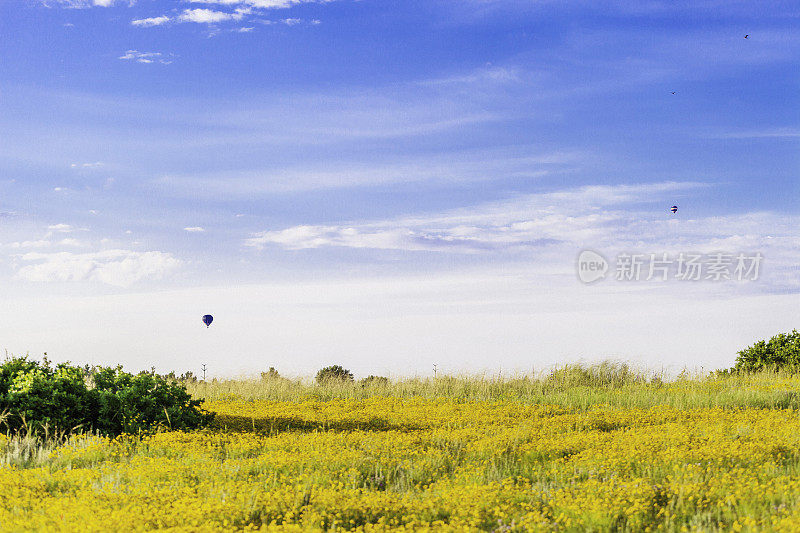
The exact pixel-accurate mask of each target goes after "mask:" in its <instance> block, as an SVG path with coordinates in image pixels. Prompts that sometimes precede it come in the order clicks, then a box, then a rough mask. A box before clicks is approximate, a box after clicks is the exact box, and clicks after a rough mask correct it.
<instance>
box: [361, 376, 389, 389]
mask: <svg viewBox="0 0 800 533" xmlns="http://www.w3.org/2000/svg"><path fill="white" fill-rule="evenodd" d="M358 382H359V383H360V384H361V386H362V387H370V386H374V385H377V386H379V387H385V386H387V385H389V378H385V377H383V376H367V377H365V378H363V379H360V380H358Z"/></svg>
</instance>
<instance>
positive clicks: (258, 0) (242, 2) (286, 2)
mask: <svg viewBox="0 0 800 533" xmlns="http://www.w3.org/2000/svg"><path fill="white" fill-rule="evenodd" d="M188 1H189V2H191V3H193V4H214V5H224V6H239V7H250V8H254V9H286V8H289V7H292V6H295V5H298V4H309V3H320V4H322V3H327V2H331V1H333V0H188Z"/></svg>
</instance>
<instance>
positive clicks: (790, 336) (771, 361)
mask: <svg viewBox="0 0 800 533" xmlns="http://www.w3.org/2000/svg"><path fill="white" fill-rule="evenodd" d="M738 354H739V355H738V356H737V357H736V365H735V366H734V367H733V370H734V371H737V372H755V371H758V370H764V369H771V370H778V369H787V370H793V371H796V370H800V332H798V331H797V330H796V329H793V330H792V332H791V333H780V334H778V335H775V336H774V337H772V338H771V339H770V340H769V341H758V342H757V343H755V344H753V345H752V346H748V347H747V348H745V349H744V350H741V351H740V352H738Z"/></svg>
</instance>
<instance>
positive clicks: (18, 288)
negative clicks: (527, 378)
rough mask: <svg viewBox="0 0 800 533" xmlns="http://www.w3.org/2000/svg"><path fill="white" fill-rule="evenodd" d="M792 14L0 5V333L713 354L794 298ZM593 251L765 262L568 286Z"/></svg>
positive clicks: (303, 369)
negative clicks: (733, 272)
mask: <svg viewBox="0 0 800 533" xmlns="http://www.w3.org/2000/svg"><path fill="white" fill-rule="evenodd" d="M798 21H800V9H798V8H797V7H796V6H794V5H793V4H792V3H790V2H766V3H758V4H753V3H751V2H716V1H697V2H659V1H649V2H626V1H619V2H614V1H607V2H583V1H574V2H522V1H516V2H513V1H503V0H465V1H447V2H437V1H426V2H401V3H397V2H378V1H369V0H362V1H351V0H331V1H326V2H308V1H302V0H300V1H292V0H219V1H210V0H204V1H162V0H138V1H128V0H125V1H119V0H117V1H112V0H42V1H38V0H10V1H5V2H3V3H1V4H0V58H1V59H2V60H1V61H0V212H2V215H3V216H2V218H0V280H2V282H3V285H4V286H5V288H6V290H5V292H6V295H7V299H8V301H9V305H8V306H7V307H6V309H5V311H4V313H5V314H4V316H3V317H1V318H3V320H4V322H5V324H6V325H7V326H6V328H7V331H6V332H5V335H4V336H5V338H6V342H7V343H8V344H7V345H6V346H4V347H5V348H7V349H9V350H11V351H13V352H25V351H28V350H30V351H31V353H39V352H41V351H48V353H49V354H51V355H53V356H54V357H55V358H56V359H58V358H64V359H72V360H78V361H84V360H87V359H91V361H94V362H108V363H113V362H115V361H122V362H124V363H125V364H126V365H128V366H130V367H135V368H149V367H150V366H151V365H153V364H155V365H156V366H158V367H159V368H162V369H164V370H170V369H176V370H182V369H183V368H184V367H186V368H188V367H191V366H192V365H196V362H197V359H198V358H202V359H204V360H209V361H211V362H212V365H211V366H212V367H214V368H215V369H216V371H217V372H218V373H219V375H230V374H232V373H236V372H252V371H256V370H258V369H260V368H262V367H264V366H265V365H266V366H276V367H278V368H279V369H281V368H283V369H285V372H287V373H292V372H294V373H296V374H303V373H306V374H308V373H312V372H313V370H315V369H316V368H318V367H319V365H321V364H328V363H330V362H337V363H346V364H349V365H350V366H352V367H353V370H354V371H356V372H359V371H363V372H364V373H374V372H384V373H394V374H397V375H400V374H414V373H425V372H427V370H428V366H430V365H429V363H431V362H432V360H434V359H435V360H436V361H433V362H438V363H439V364H440V365H441V366H440V368H449V369H450V370H452V371H478V370H482V369H491V370H492V371H494V370H496V369H498V368H500V367H503V368H519V369H530V368H531V367H542V366H546V365H549V364H554V363H559V362H565V361H574V360H593V359H597V358H602V357H618V358H624V359H630V360H635V361H638V362H640V363H641V364H643V365H645V366H653V365H656V366H657V365H663V364H669V365H673V366H681V365H694V366H700V365H703V364H704V363H705V364H706V366H723V365H727V364H730V362H731V361H732V358H733V357H734V356H735V350H736V349H738V348H741V347H742V343H744V344H749V343H750V342H752V341H753V340H755V338H757V337H758V336H762V337H763V336H770V335H772V334H774V333H777V332H778V331H782V330H784V329H787V328H788V329H791V327H795V326H796V324H797V319H798V313H797V309H800V307H798V304H800V297H799V296H798V295H799V294H800V290H799V289H800V279H798V276H799V275H800V274H798V266H797V263H798V261H797V257H798V254H797V250H798V245H800V231H798V227H799V226H798V222H800V201H799V200H800V185H798V184H799V183H800V180H799V179H798V178H800V176H798V171H800V152H799V151H798V148H800V146H799V144H798V143H800V105H798V104H800V102H799V101H798V100H799V99H800V98H799V97H798V94H800V92H799V91H798V89H800V87H799V85H800V78H798V76H797V72H798V70H800V69H798V66H800V65H798V58H800V54H799V53H800V37H798V32H797V25H798ZM745 35H748V38H747V39H745V38H744V36H745ZM673 204H677V205H679V206H680V209H679V212H678V214H677V215H675V216H672V215H671V213H669V211H668V209H669V206H671V205H673ZM586 248H590V249H593V250H598V251H600V252H601V253H603V254H605V255H606V256H608V257H613V256H614V255H616V254H617V253H619V252H621V251H640V252H642V253H660V252H670V253H673V252H674V253H678V252H680V251H693V250H694V251H697V250H700V251H709V252H710V251H726V252H730V253H738V252H748V253H750V252H756V251H758V252H760V253H762V254H763V255H764V256H765V264H764V269H763V273H762V276H761V278H760V279H759V280H758V281H757V282H756V281H754V282H751V283H738V284H736V283H710V282H709V283H696V284H687V283H677V282H673V283H665V284H653V283H649V284H648V283H644V282H642V283H639V284H636V285H620V283H618V282H617V283H614V282H612V281H611V280H608V281H609V282H608V283H601V284H599V285H593V286H585V285H582V284H580V283H579V282H578V281H577V280H576V276H575V265H574V263H575V257H576V256H577V254H578V253H579V252H580V251H581V250H583V249H586ZM420 287H426V289H425V290H421V289H420ZM43 302H47V303H46V304H45V303H43ZM154 302H159V303H158V304H157V305H156V304H154ZM665 305H666V306H667V307H668V308H669V309H670V311H671V314H667V315H665V316H661V311H660V309H662V308H663V307H664V306H665ZM753 309H759V311H758V312H757V313H754V312H753ZM217 310H219V311H217ZM209 312H210V313H212V314H214V315H215V316H216V317H217V321H216V322H215V324H214V326H213V327H212V328H209V329H208V330H207V331H206V330H205V328H203V330H204V331H196V326H197V325H198V324H200V322H199V317H200V316H202V315H203V314H205V313H209ZM620 313H621V314H620ZM754 314H757V315H758V316H757V317H756V316H754ZM195 315H196V316H195ZM112 316H116V317H124V318H111V317H112ZM643 316H644V317H645V319H643V318H642V317H643ZM648 316H650V317H652V319H646V317H648ZM712 316H713V317H712ZM613 317H616V318H614V319H613V320H612V318H613ZM714 320H717V321H718V327H717V328H710V327H705V324H707V323H709V321H711V322H713V321H714ZM609 321H611V322H609ZM576 324H577V327H576ZM200 325H201V324H200ZM701 325H702V326H703V327H701ZM201 326H202V325H201ZM576 329H577V330H579V331H580V333H578V334H576V333H575V330H576ZM212 330H213V331H212ZM153 331H157V332H158V335H152V334H151V333H150V332H153ZM203 334H205V337H203V336H202V335H203ZM198 335H200V336H199V337H198ZM657 335H661V337H658V336H657ZM655 338H657V339H658V342H653V339H655ZM214 343H216V344H214ZM223 353H224V354H225V355H223ZM334 359H335V361H332V360H334Z"/></svg>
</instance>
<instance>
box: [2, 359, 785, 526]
mask: <svg viewBox="0 0 800 533" xmlns="http://www.w3.org/2000/svg"><path fill="white" fill-rule="evenodd" d="M187 386H188V389H189V392H191V393H192V395H193V396H195V397H202V398H205V399H206V403H205V408H206V409H208V410H210V411H213V412H215V413H216V417H215V420H214V422H213V425H212V427H210V428H207V429H203V430H196V431H189V432H180V431H169V430H165V431H160V432H156V433H152V434H142V435H137V436H121V437H117V438H116V439H109V438H104V437H101V436H97V435H92V434H74V435H70V436H68V437H66V439H65V442H59V441H58V440H57V439H53V438H52V437H50V436H46V435H43V434H41V433H39V434H30V435H26V434H24V432H21V433H19V434H17V435H6V436H2V435H0V493H1V494H3V499H2V504H0V529H2V530H3V531H106V530H108V529H116V530H120V531H143V530H151V529H165V530H169V531H187V532H188V531H230V530H267V531H309V530H323V529H326V530H347V531H380V530H386V529H397V530H409V531H411V530H413V531H425V530H431V531H718V530H724V531H731V530H732V531H797V530H800V505H798V502H800V418H799V417H798V408H800V398H798V391H800V378H799V377H796V375H793V374H789V373H773V372H762V373H757V374H749V375H708V376H699V375H695V376H686V375H682V376H679V377H678V378H675V379H669V380H667V379H665V378H664V377H663V376H659V375H655V374H647V373H641V372H636V371H633V370H631V369H629V368H628V367H627V366H625V365H619V364H610V363H606V364H602V365H597V366H593V367H581V366H571V367H565V368H562V369H559V370H556V371H554V372H552V373H550V374H547V375H542V376H537V377H532V376H527V377H526V376H517V377H509V378H502V379H501V378H499V377H496V378H486V377H440V378H438V379H406V380H399V381H392V382H389V383H380V382H377V383H372V384H368V385H366V386H362V385H361V384H359V383H358V382H355V383H351V382H329V383H326V384H323V385H318V384H313V383H310V382H305V381H303V380H289V379H283V378H270V379H262V380H232V381H215V382H211V383H203V382H198V383H189V384H188V385H187Z"/></svg>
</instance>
